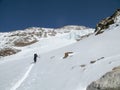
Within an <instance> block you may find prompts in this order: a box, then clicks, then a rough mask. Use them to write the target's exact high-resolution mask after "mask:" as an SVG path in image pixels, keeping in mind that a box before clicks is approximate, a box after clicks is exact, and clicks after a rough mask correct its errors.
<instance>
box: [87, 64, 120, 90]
mask: <svg viewBox="0 0 120 90" xmlns="http://www.w3.org/2000/svg"><path fill="white" fill-rule="evenodd" d="M86 90H120V66H119V67H115V68H113V70H112V71H111V72H108V73H106V74H105V75H103V76H102V77H101V78H100V79H99V80H97V81H94V82H92V83H91V84H90V85H89V86H88V87H87V89H86Z"/></svg>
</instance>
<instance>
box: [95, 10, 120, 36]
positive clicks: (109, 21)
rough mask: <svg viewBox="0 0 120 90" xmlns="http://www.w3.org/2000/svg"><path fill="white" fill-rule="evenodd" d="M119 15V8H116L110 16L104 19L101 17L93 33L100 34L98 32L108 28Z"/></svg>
mask: <svg viewBox="0 0 120 90" xmlns="http://www.w3.org/2000/svg"><path fill="white" fill-rule="evenodd" d="M118 16H120V9H117V10H116V11H115V13H114V14H113V15H112V16H110V17H107V18H105V19H103V20H102V21H100V22H99V23H98V24H97V26H96V29H95V33H96V35H97V34H100V33H103V32H104V30H105V29H107V28H109V26H110V25H111V24H114V23H115V20H116V18H117V17H118Z"/></svg>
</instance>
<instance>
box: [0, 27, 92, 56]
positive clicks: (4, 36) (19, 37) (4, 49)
mask: <svg viewBox="0 0 120 90" xmlns="http://www.w3.org/2000/svg"><path fill="white" fill-rule="evenodd" d="M93 32H94V29H91V28H87V27H85V26H73V25H70V26H65V27H63V28H60V29H52V28H39V27H32V28H27V29H25V30H19V31H13V32H6V33H0V56H7V55H12V54H15V53H17V52H20V51H21V49H20V47H24V46H27V45H31V44H33V43H36V42H39V41H40V40H42V39H49V38H59V39H61V40H62V39H65V40H74V41H79V40H80V39H82V38H83V37H85V36H89V35H90V34H92V33H93ZM18 47H19V48H18Z"/></svg>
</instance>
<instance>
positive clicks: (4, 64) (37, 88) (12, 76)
mask: <svg viewBox="0 0 120 90" xmlns="http://www.w3.org/2000/svg"><path fill="white" fill-rule="evenodd" d="M119 39H120V26H117V27H114V28H112V29H108V30H107V31H105V32H104V33H102V34H99V35H96V36H95V35H94V34H93V35H90V36H89V37H87V38H84V39H82V40H80V41H76V40H74V39H68V38H66V35H65V37H63V35H58V36H56V37H49V38H42V39H40V40H39V41H38V42H37V43H34V44H32V45H29V46H25V47H22V48H21V49H22V51H21V52H19V53H17V54H15V55H11V56H7V57H2V58H0V72H1V73H0V90H86V87H87V86H88V85H89V84H90V83H91V82H92V81H94V80H97V79H99V78H100V77H101V76H102V75H104V74H105V73H106V72H108V71H110V70H112V69H113V68H114V67H116V66H119V65H120V47H119V46H120V40H119ZM67 52H71V53H70V54H68V56H67V57H66V58H63V57H64V55H65V53H67ZM34 53H37V54H38V55H39V57H38V59H37V63H36V64H35V63H33V54H34Z"/></svg>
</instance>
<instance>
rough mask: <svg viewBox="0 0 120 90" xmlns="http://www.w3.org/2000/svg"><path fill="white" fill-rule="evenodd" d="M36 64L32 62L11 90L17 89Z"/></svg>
mask: <svg viewBox="0 0 120 90" xmlns="http://www.w3.org/2000/svg"><path fill="white" fill-rule="evenodd" d="M33 66H34V64H31V65H30V66H29V68H28V70H27V72H26V73H25V74H24V76H23V77H22V78H21V79H20V80H19V81H18V82H17V83H16V84H15V85H14V86H13V87H12V88H11V89H10V90H16V89H17V88H18V87H20V85H21V84H22V83H23V82H24V81H25V79H26V78H27V77H28V75H29V73H30V71H31V70H32V68H33Z"/></svg>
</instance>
